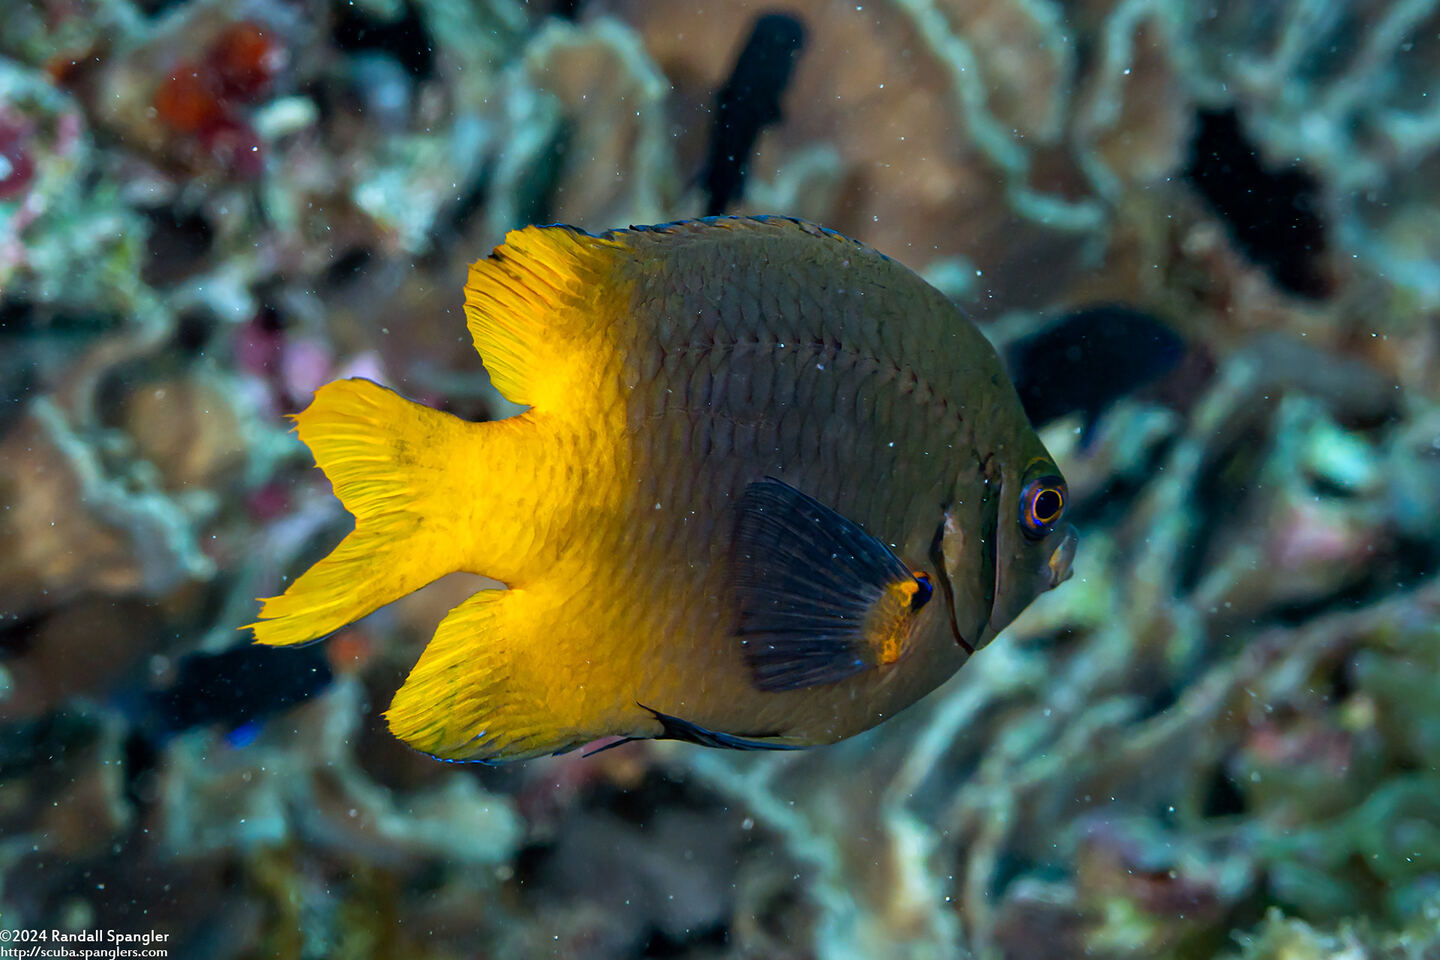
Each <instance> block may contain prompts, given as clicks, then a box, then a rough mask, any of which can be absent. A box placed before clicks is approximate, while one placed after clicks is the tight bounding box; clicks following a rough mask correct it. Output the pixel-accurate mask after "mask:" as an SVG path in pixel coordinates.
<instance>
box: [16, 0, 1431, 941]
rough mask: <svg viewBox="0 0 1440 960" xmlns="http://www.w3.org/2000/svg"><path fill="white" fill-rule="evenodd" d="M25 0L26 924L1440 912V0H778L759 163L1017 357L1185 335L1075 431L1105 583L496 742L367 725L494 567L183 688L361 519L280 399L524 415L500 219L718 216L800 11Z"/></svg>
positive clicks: (259, 931) (659, 932) (802, 202)
mask: <svg viewBox="0 0 1440 960" xmlns="http://www.w3.org/2000/svg"><path fill="white" fill-rule="evenodd" d="M11 6H12V7H13V9H9V8H7V10H6V13H5V18H4V20H5V22H4V25H3V28H0V397H3V400H4V403H3V404H0V918H3V923H4V925H5V926H6V927H7V928H21V927H33V928H45V929H58V930H80V929H87V928H92V927H97V926H98V927H106V928H111V929H115V930H122V931H131V932H138V931H144V930H150V929H155V930H161V931H164V932H167V933H169V934H170V936H171V940H170V944H171V946H172V948H173V951H174V952H173V954H172V955H174V956H185V957H188V956H205V957H251V956H279V957H302V956H304V957H371V956H374V957H389V956H403V957H411V958H424V957H434V958H445V957H459V956H495V957H534V956H550V955H554V956H565V957H594V958H609V957H626V956H644V955H651V956H684V957H728V956H736V957H741V956H763V957H776V958H782V957H794V958H804V957H823V958H848V957H870V956H884V957H916V958H919V957H962V956H976V957H987V958H988V957H1025V958H1045V957H1057V958H1059V957H1073V956H1080V955H1089V956H1097V957H1109V958H1116V960H1120V958H1132V957H1134V958H1139V957H1146V958H1148V957H1180V958H1185V957H1199V956H1230V957H1237V958H1254V960H1260V958H1282V957H1284V958H1307V960H1308V958H1316V960H1320V958H1331V960H1339V958H1352V957H1361V956H1365V957H1370V956H1373V957H1386V958H1389V957H1395V958H1401V957H1403V958H1412V957H1413V958H1420V957H1433V956H1435V955H1437V951H1440V696H1437V691H1440V680H1437V677H1440V322H1437V317H1440V237H1437V234H1436V228H1435V224H1436V223H1440V186H1437V185H1440V176H1437V175H1436V173H1437V159H1440V103H1437V97H1440V39H1437V38H1440V4H1437V3H1436V2H1435V0H1374V2H1366V3H1360V2H1358V0H1357V2H1344V3H1323V2H1317V0H1283V2H1276V3H1271V4H1263V5H1258V6H1257V5H1250V4H1228V5H1227V4H1220V5H1218V6H1217V5H1215V4H1211V3H1199V2H1195V0H1077V2H1069V3H1063V4H1062V3H1056V2H1051V0H864V2H856V0H849V2H838V0H791V2H789V3H787V4H785V5H784V6H785V10H786V11H787V12H788V13H790V14H791V15H792V16H794V17H795V18H796V19H798V20H799V21H800V22H801V23H802V24H803V25H804V29H805V44H804V49H803V51H802V52H801V53H800V54H799V55H798V58H797V60H796V61H795V71H794V77H793V82H792V84H791V85H790V86H789V87H788V88H787V90H786V91H785V93H784V96H783V99H782V103H781V107H782V119H781V120H780V121H779V122H778V123H776V124H775V125H773V126H770V127H767V128H766V130H765V132H764V133H763V134H762V135H761V137H760V140H759V144H758V148H757V152H756V154H755V156H754V157H753V159H752V162H751V164H750V167H749V177H748V179H747V181H746V185H745V193H744V196H743V198H741V200H740V202H739V205H738V208H737V209H738V210H740V211H767V212H776V213H786V214H793V215H799V216H804V217H808V218H811V219H814V220H817V221H820V222H823V223H825V224H826V225H828V226H831V227H834V228H836V229H839V230H842V231H844V232H847V233H849V234H852V235H854V236H856V237H858V238H860V239H862V240H865V241H867V242H870V243H872V244H874V245H876V246H877V247H878V248H879V249H881V250H882V251H884V252H885V253H887V254H889V255H890V256H893V257H895V258H896V259H898V260H900V261H902V262H904V263H905V264H907V265H909V266H910V267H912V268H914V269H916V270H917V271H920V272H922V273H923V274H924V275H925V276H926V277H927V278H929V279H931V280H932V282H934V283H936V284H937V285H939V286H941V287H942V289H944V290H945V291H946V292H947V293H948V294H949V295H951V296H952V297H953V298H955V300H956V301H957V302H958V303H960V304H961V305H962V306H963V307H964V308H965V309H966V310H967V311H968V312H969V313H971V314H972V315H973V316H974V317H975V318H976V319H977V321H978V322H980V323H981V324H982V326H983V329H984V330H985V332H986V333H987V335H989V336H990V337H991V338H992V340H993V341H994V342H995V343H996V344H997V345H998V346H1000V347H1002V348H1003V347H1005V346H1006V345H1009V344H1014V343H1017V342H1020V341H1022V340H1023V339H1024V338H1027V337H1031V336H1033V335H1035V334H1036V333H1037V332H1040V331H1044V330H1046V329H1048V328H1049V325H1050V324H1052V323H1053V322H1054V319H1055V318H1056V317H1058V316H1064V315H1067V314H1070V313H1072V312H1073V311H1076V310H1082V309H1085V308H1087V307H1089V306H1093V305H1097V304H1119V305H1123V306H1124V307H1125V308H1126V309H1128V310H1133V311H1135V312H1137V313H1138V314H1143V315H1145V316H1149V317H1154V318H1158V319H1159V321H1163V322H1164V323H1166V324H1168V325H1169V326H1170V327H1173V329H1174V330H1175V331H1176V333H1177V334H1178V335H1179V336H1180V338H1181V339H1183V340H1184V342H1185V344H1186V355H1185V357H1184V359H1183V360H1182V361H1181V362H1180V364H1179V366H1178V367H1177V368H1176V369H1174V370H1173V371H1171V372H1170V373H1169V374H1168V375H1166V376H1165V377H1164V378H1163V379H1162V380H1161V381H1160V382H1158V383H1154V384H1151V385H1149V386H1147V387H1145V388H1144V389H1143V390H1141V391H1139V392H1137V393H1135V394H1133V395H1131V396H1128V397H1126V398H1125V399H1123V400H1121V401H1120V402H1118V403H1115V404H1113V405H1109V406H1107V407H1106V408H1105V409H1104V410H1103V412H1102V413H1100V414H1099V415H1098V419H1097V420H1096V421H1095V422H1094V423H1093V424H1087V423H1085V422H1084V420H1083V419H1082V417H1081V416H1079V415H1072V416H1070V417H1066V418H1062V419H1059V420H1057V421H1056V422H1054V423H1052V424H1050V425H1049V426H1047V427H1046V428H1045V434H1044V436H1045V440H1046V443H1047V445H1048V446H1049V448H1050V450H1051V451H1052V452H1053V453H1054V454H1055V455H1056V456H1057V458H1058V459H1059V461H1060V464H1061V466H1062V468H1063V469H1064V472H1065V474H1066V476H1067V477H1068V478H1069V482H1070V492H1071V500H1072V507H1071V509H1072V510H1073V511H1074V517H1075V520H1076V523H1077V524H1078V525H1079V526H1080V528H1081V530H1082V539H1081V546H1080V550H1079V553H1078V558H1077V572H1076V576H1075V577H1074V579H1073V580H1072V581H1071V582H1069V583H1067V584H1066V585H1065V586H1064V587H1063V588H1062V589H1060V590H1058V591H1055V592H1053V593H1051V594H1047V595H1046V596H1045V597H1044V598H1042V599H1041V600H1040V601H1039V602H1037V603H1036V604H1035V605H1034V606H1033V607H1032V608H1031V609H1030V610H1028V611H1027V612H1026V614H1025V615H1024V616H1023V617H1022V619H1021V620H1020V621H1018V622H1017V623H1016V624H1015V625H1014V626H1013V627H1012V628H1011V629H1010V630H1008V631H1007V632H1006V634H1005V635H1004V636H1002V637H1001V638H1000V639H999V640H997V641H996V642H995V643H994V644H992V645H991V646H990V647H989V648H987V649H986V650H985V651H983V652H982V653H981V654H980V655H978V656H977V657H976V658H975V659H974V661H973V662H972V663H970V664H969V665H968V666H967V667H966V668H965V669H964V670H963V671H961V672H960V674H958V675H957V676H956V677H955V678H954V679H953V680H952V681H951V682H950V683H949V684H947V685H946V686H944V687H943V688H941V689H940V690H939V691H937V692H936V693H935V694H934V695H932V696H931V697H929V698H928V699H927V700H925V701H923V702H922V703H921V704H919V705H917V706H915V707H914V708H912V709H910V710H908V711H907V712H905V713H904V714H902V715H901V716H899V717H897V718H894V719H893V720H891V721H889V722H887V723H886V724H884V725H882V726H881V727H879V728H877V729H875V730H873V731H871V732H869V733H867V734H865V735H863V736H862V737H859V738H856V739H854V740H851V741H847V742H844V743H841V744H837V745H835V746H833V747H828V748H823V749H816V750H811V751H804V752H797V753H786V754H778V755H765V756H760V755H750V754H737V753H724V752H719V751H711V750H704V749H700V748H696V747H693V746H689V745H682V744H651V743H641V744H631V745H627V746H625V747H623V748H621V749H616V750H611V751H607V752H605V753H601V754H597V755H595V756H591V757H588V758H587V757H583V756H581V755H579V754H572V755H567V756H563V757H556V758H552V759H549V760H545V761H535V762H530V763H526V764H524V765H520V766H514V767H502V768H494V769H491V768H471V767H464V766H450V765H444V764H440V763H437V762H434V761H432V760H430V759H428V758H425V757H422V756H418V755H415V754H413V753H411V752H410V751H408V750H407V749H406V748H404V747H403V746H401V745H400V744H398V743H397V742H395V741H394V740H393V738H391V737H390V735H389V734H388V732H387V731H386V730H385V728H384V724H383V720H382V719H381V717H380V712H381V711H382V710H383V709H384V706H385V704H386V703H387V702H388V700H389V697H390V695H391V692H392V691H393V690H394V689H395V688H396V687H397V686H398V684H399V682H400V680H401V678H402V677H403V676H404V675H405V673H406V672H407V671H408V669H409V667H410V666H411V665H412V664H413V662H414V660H415V657H416V656H417V655H418V652H419V650H420V647H421V644H422V643H423V642H424V640H425V639H426V638H427V637H428V636H429V635H430V633H431V632H432V631H433V629H434V627H435V624H436V623H437V622H438V621H439V619H440V617H441V616H442V615H443V614H444V612H445V611H446V610H447V609H448V608H449V607H451V606H453V605H454V604H455V603H457V602H458V601H459V600H461V599H463V598H464V597H465V596H467V595H468V594H469V593H470V592H472V591H473V590H474V589H475V588H476V581H475V578H471V577H466V576H460V575H457V576H455V577H453V578H449V579H447V580H446V581H442V582H441V583H438V584H435V585H433V586H431V587H429V588H426V590H424V591H421V592H420V593H419V594H416V595H415V596H413V597H410V598H407V599H406V600H404V601H401V602H398V603H396V604H393V605H392V606H391V607H389V608H386V609H385V610H382V611H380V612H378V613H377V614H375V615H373V616H372V617H370V618H368V619H367V620H365V621H363V622H362V623H360V624H357V625H355V626H353V627H351V628H349V629H347V630H345V631H343V632H342V633H340V634H339V635H337V636H335V637H333V638H331V639H330V640H328V641H326V644H325V646H324V647H323V652H321V653H319V654H316V656H321V657H323V658H324V659H325V662H326V665H327V666H328V672H325V673H323V682H322V680H317V681H316V682H315V683H314V684H313V685H311V686H307V687H305V688H304V689H303V692H302V693H298V694H296V696H295V697H294V698H293V701H294V702H289V701H286V702H285V703H284V704H283V705H281V706H280V707H277V708H276V710H275V712H273V713H270V714H268V715H266V716H263V717H255V718H248V717H237V718H235V722H234V723H233V724H232V723H227V722H223V721H222V719H220V714H219V713H206V712H205V711H191V712H189V713H187V714H185V715H186V716H189V717H190V718H191V719H190V720H187V721H184V722H179V721H176V722H171V723H165V724H162V723H157V721H156V720H155V718H154V716H153V711H152V710H150V709H149V707H148V706H147V705H148V704H152V703H153V702H154V698H155V696H156V695H157V694H158V693H159V692H164V691H172V692H173V691H175V690H177V689H188V688H186V687H184V685H183V684H181V683H180V680H179V679H178V678H183V677H184V676H185V675H186V674H185V668H184V664H185V663H186V662H190V661H187V660H186V658H187V657H192V656H194V655H195V654H197V653H202V652H203V653H205V654H206V655H221V654H223V653H224V652H225V651H227V650H229V649H230V648H232V647H233V646H234V645H235V644H236V643H237V642H240V641H241V635H240V634H239V633H237V628H238V627H240V626H241V625H242V624H245V623H247V622H249V621H250V620H251V619H252V618H253V616H254V604H253V598H254V597H256V596H260V595H265V594H270V593H274V592H276V591H277V590H278V589H280V588H281V587H282V585H283V582H284V579H285V578H286V577H288V576H292V575H294V573H295V572H297V571H299V570H301V569H303V568H304V567H305V566H306V565H307V563H308V561H310V560H312V559H314V558H315V557H316V556H317V555H318V554H319V553H320V552H321V551H323V550H324V549H326V547H327V546H328V545H329V544H331V543H333V542H334V540H335V539H336V538H337V537H338V536H339V535H340V534H341V533H343V532H344V531H345V529H346V525H347V523H348V521H347V520H346V518H345V517H344V516H343V515H342V513H341V511H340V510H339V508H338V506H337V505H335V504H334V503H333V501H332V500H331V499H330V497H329V493H328V489H327V486H326V484H325V482H324V479H323V477H321V476H320V475H319V474H318V473H316V471H314V470H313V469H312V464H311V461H310V460H309V457H308V456H307V454H306V452H305V450H304V449H303V448H302V447H301V446H300V445H299V443H298V442H297V441H296V440H295V439H294V437H293V436H292V435H291V434H290V433H289V432H288V424H287V422H286V421H285V419H284V417H285V415H286V414H288V413H292V412H294V411H295V410H297V409H299V408H301V407H303V406H304V405H305V404H306V403H307V402H308V400H309V396H310V394H311V392H312V391H313V390H314V389H315V388H316V386H318V385H319V384H321V383H323V382H325V381H326V380H328V379H331V378H333V377H340V376H350V375H363V376H368V377H372V378H374V379H377V380H381V381H383V382H385V383H388V384H391V385H393V386H395V387H396V388H397V389H400V390H402V391H404V392H406V393H407V394H408V395H411V396H413V397H415V398H417V399H420V400H423V401H425V402H427V403H430V404H432V405H435V406H439V407H443V408H445V409H449V410H452V411H454V412H456V413H458V414H460V415H462V416H466V417H470V418H476V419H478V418H485V417H500V416H506V415H509V414H511V413H513V412H514V410H515V408H514V407H512V406H511V405H509V404H508V403H507V402H506V401H504V400H503V399H502V398H500V397H499V396H498V395H497V394H496V393H495V391H494V390H493V389H492V388H491V387H490V384H489V381H488V378H487V376H486V374H485V373H484V370H483V368H481V366H480V365H479V363H478V362H477V361H476V359H475V355H474V352H473V350H472V348H471V346H470V342H469V337H468V336H467V334H466V331H465V327H464V323H463V317H462V315H461V312H460V309H459V304H460V293H459V291H460V287H461V285H462V283H463V280H464V276H465V269H466V265H467V263H468V261H470V260H473V259H475V258H477V257H480V256H482V255H484V254H485V253H487V252H488V251H489V250H490V249H491V248H492V247H493V245H494V244H496V243H497V242H499V240H500V239H501V237H502V236H503V234H504V232H505V230H507V229H509V228H512V227H515V226H518V225H521V224H524V223H528V222H532V221H548V220H561V221H565V222H569V223H573V224H577V225H580V226H583V227H587V228H591V229H603V228H607V227H611V226H616V225H624V224H627V223H648V222H658V221H664V220H669V219H675V218H680V217H686V216H693V215H695V214H697V213H698V212H699V211H700V210H701V209H702V207H703V205H704V197H703V189H702V184H701V171H702V167H703V164H704V162H705V150H706V146H707V143H708V139H709V132H710V124H711V122H712V119H713V117H712V116H711V114H710V109H711V106H712V104H713V103H714V102H715V94H716V91H717V90H719V89H720V88H721V87H722V86H723V85H724V84H725V81H726V76H725V71H726V70H727V69H729V67H730V65H731V64H732V63H733V62H734V60H735V56H736V53H737V49H738V46H739V45H740V44H742V43H743V42H744V41H745V38H746V36H747V35H748V33H749V30H750V27H751V25H752V24H753V22H754V20H755V18H756V17H757V16H759V15H761V14H763V13H766V12H769V10H770V9H771V8H770V7H768V6H766V5H763V4H759V3H755V2H751V0H737V2H733V3H708V4H699V3H693V4H692V3H679V2H667V3H653V2H648V0H647V2H641V0H588V2H555V3H539V2H537V3H529V4H527V3H522V2H519V0H477V2H473V3H469V2H467V3H461V2H457V0H354V2H353V3H322V2H318V0H313V2H312V0H306V2H281V0H246V2H244V3H238V4H230V3H223V2H219V0H66V2H62V0H24V2H22V3H19V4H14V5H11ZM1086 373H1087V371H1083V370H1081V371H1075V375H1076V376H1084V375H1085V374H1086ZM284 653H285V652H284V651H281V652H280V653H279V654H277V656H276V657H275V658H272V659H273V661H274V662H275V663H277V664H283V663H286V662H287V661H286V660H285V659H284V657H283V654H284ZM294 662H295V663H297V664H298V663H300V662H301V660H300V659H297V660H296V661H294ZM207 682H213V683H214V684H216V686H215V687H214V689H212V690H204V689H203V688H202V689H201V690H199V691H197V693H196V694H195V695H196V696H201V697H205V698H207V700H210V701H214V702H215V703H222V702H230V701H232V700H234V699H235V698H236V697H237V696H242V695H243V691H242V692H241V693H237V692H236V689H233V688H231V687H229V686H225V684H226V682H227V681H226V680H225V678H223V677H220V678H216V679H214V680H213V681H207ZM252 682H253V680H252ZM312 687H313V688H312Z"/></svg>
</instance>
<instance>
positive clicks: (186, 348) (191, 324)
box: [174, 310, 215, 356]
mask: <svg viewBox="0 0 1440 960" xmlns="http://www.w3.org/2000/svg"><path fill="white" fill-rule="evenodd" d="M214 333H215V318H214V317H213V316H211V314H210V313H209V312H207V311H205V310H186V311H185V312H184V313H182V314H180V316H178V317H176V318H175V335H174V344H175V349H176V350H178V351H180V352H181V353H184V354H187V355H191V356H194V355H198V354H203V353H204V352H205V348H206V347H207V346H208V345H209V344H210V338H211V336H212V335H213V334H214Z"/></svg>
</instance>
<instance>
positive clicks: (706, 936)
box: [641, 923, 730, 960]
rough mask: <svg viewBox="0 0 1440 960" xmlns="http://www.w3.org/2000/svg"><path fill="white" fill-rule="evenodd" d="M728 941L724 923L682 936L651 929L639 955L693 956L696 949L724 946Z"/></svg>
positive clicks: (658, 957)
mask: <svg viewBox="0 0 1440 960" xmlns="http://www.w3.org/2000/svg"><path fill="white" fill-rule="evenodd" d="M729 942H730V925H729V924H725V923H722V924H718V925H717V926H714V927H711V928H710V929H708V930H695V931H689V932H687V935H686V936H684V937H670V936H667V935H666V934H665V932H664V931H662V930H656V929H652V930H651V931H650V936H649V939H647V940H646V942H645V947H644V950H643V952H642V953H641V956H643V957H647V958H648V957H654V958H656V960H660V958H665V957H693V956H694V955H695V952H696V951H698V950H702V949H705V948H707V947H709V948H719V947H724V946H726V945H727V944H728V943H729Z"/></svg>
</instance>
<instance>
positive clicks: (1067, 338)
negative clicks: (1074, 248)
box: [1005, 304, 1185, 435]
mask: <svg viewBox="0 0 1440 960" xmlns="http://www.w3.org/2000/svg"><path fill="white" fill-rule="evenodd" d="M1184 356H1185V341H1184V340H1182V339H1181V338H1180V335H1179V334H1177V333H1176V332H1175V331H1174V330H1173V329H1171V328H1170V327H1169V326H1167V325H1166V324H1164V323H1162V322H1161V321H1160V320H1158V319H1156V318H1155V317H1152V316H1151V315H1150V314H1147V313H1142V312H1141V311H1139V310H1133V309H1131V308H1129V307H1126V306H1123V305H1121V304H1099V305H1096V306H1092V307H1087V308H1085V309H1082V310H1077V311H1075V312H1073V313H1068V314H1066V315H1064V316H1062V317H1059V318H1057V319H1056V320H1054V321H1052V322H1051V323H1049V324H1047V325H1046V326H1045V327H1043V328H1042V329H1040V330H1039V331H1037V332H1036V333H1034V334H1032V335H1030V336H1028V337H1024V338H1022V339H1020V340H1017V341H1015V342H1013V343H1011V344H1009V346H1008V347H1007V348H1006V350H1005V357H1006V361H1007V366H1008V367H1009V370H1010V375H1011V377H1012V379H1013V382H1014V384H1015V390H1016V392H1017V393H1019V395H1020V403H1021V405H1022V406H1023V407H1024V408H1025V412H1026V413H1027V414H1028V415H1029V417H1030V422H1031V423H1033V424H1034V425H1035V426H1037V427H1043V426H1045V425H1046V424H1048V423H1052V422H1053V421H1055V420H1058V419H1060V418H1061V417H1064V416H1067V415H1068V414H1071V413H1076V412H1079V413H1081V414H1083V415H1084V418H1085V432H1086V434H1087V435H1088V434H1091V433H1093V431H1094V425H1095V423H1096V421H1098V420H1099V418H1100V415H1101V414H1102V413H1104V412H1105V411H1106V410H1107V409H1108V408H1109V407H1110V406H1112V405H1113V404H1114V403H1115V402H1116V401H1118V400H1119V399H1120V398H1122V397H1124V396H1126V395H1127V394H1130V393H1133V392H1135V391H1136V390H1139V389H1140V388H1142V387H1144V386H1146V385H1147V384H1150V383H1153V382H1154V381H1156V380H1159V379H1160V378H1161V377H1163V376H1165V375H1166V374H1168V373H1170V372H1171V371H1172V370H1174V369H1175V368H1176V367H1177V366H1178V365H1179V363H1180V361H1181V359H1183V358H1184Z"/></svg>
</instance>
